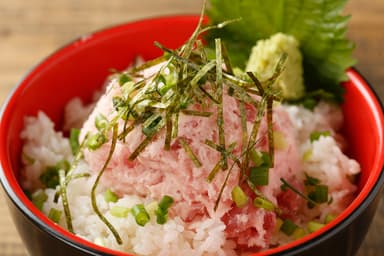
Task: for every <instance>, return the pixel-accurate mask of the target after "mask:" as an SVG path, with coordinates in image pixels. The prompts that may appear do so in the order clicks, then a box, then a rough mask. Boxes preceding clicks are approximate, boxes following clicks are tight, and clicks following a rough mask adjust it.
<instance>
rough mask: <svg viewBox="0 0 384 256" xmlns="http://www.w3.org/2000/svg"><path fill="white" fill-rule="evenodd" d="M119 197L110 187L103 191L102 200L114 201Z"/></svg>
mask: <svg viewBox="0 0 384 256" xmlns="http://www.w3.org/2000/svg"><path fill="white" fill-rule="evenodd" d="M118 199H119V198H118V197H117V195H116V194H115V193H114V192H113V191H112V190H110V189H107V190H106V191H105V193H104V200H105V201H106V202H107V203H110V202H112V203H116V202H117V200H118Z"/></svg>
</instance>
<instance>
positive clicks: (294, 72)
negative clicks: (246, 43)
mask: <svg viewBox="0 0 384 256" xmlns="http://www.w3.org/2000/svg"><path fill="white" fill-rule="evenodd" d="M284 52H285V53H287V54H288V59H287V62H286V66H285V70H284V71H283V73H282V74H281V75H280V77H279V79H278V80H277V82H276V83H275V84H274V86H275V87H276V88H279V89H280V90H281V96H282V97H283V98H284V99H288V100H294V99H298V98H300V97H302V96H303V95H304V88H305V87H304V79H303V66H302V60H303V57H302V55H301V52H300V49H299V42H298V41H297V40H296V39H295V38H294V37H293V36H290V35H286V34H283V33H277V34H275V35H273V36H272V37H270V38H269V39H265V40H259V41H258V42H257V44H256V45H255V46H254V47H253V48H252V52H251V55H250V57H249V60H248V63H247V67H246V71H252V72H254V73H255V74H256V75H257V77H258V79H259V80H261V81H265V80H267V79H268V78H270V77H271V76H272V72H273V70H274V67H275V65H276V63H277V61H278V60H279V58H280V56H281V55H282V54H283V53H284Z"/></svg>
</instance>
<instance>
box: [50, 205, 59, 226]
mask: <svg viewBox="0 0 384 256" xmlns="http://www.w3.org/2000/svg"><path fill="white" fill-rule="evenodd" d="M61 214H62V212H61V211H60V210H57V209H55V208H51V209H50V210H49V213H48V218H49V219H50V220H52V221H53V222H55V223H59V221H60V218H61Z"/></svg>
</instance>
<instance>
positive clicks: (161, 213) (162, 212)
mask: <svg viewBox="0 0 384 256" xmlns="http://www.w3.org/2000/svg"><path fill="white" fill-rule="evenodd" d="M173 202H174V200H173V198H172V197H170V196H167V195H165V196H163V198H162V199H161V201H160V203H159V207H158V208H157V209H156V210H155V214H156V217H157V219H156V222H157V223H158V224H164V223H165V222H167V218H168V208H169V207H170V206H171V205H172V204H173Z"/></svg>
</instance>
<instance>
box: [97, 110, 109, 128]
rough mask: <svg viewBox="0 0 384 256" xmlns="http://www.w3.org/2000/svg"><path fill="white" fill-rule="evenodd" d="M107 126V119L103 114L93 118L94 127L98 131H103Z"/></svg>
mask: <svg viewBox="0 0 384 256" xmlns="http://www.w3.org/2000/svg"><path fill="white" fill-rule="evenodd" d="M107 126H108V119H107V118H106V117H105V116H104V115H103V114H98V115H96V117H95V127H96V128H97V130H98V131H103V130H105V129H106V128H107Z"/></svg>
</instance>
